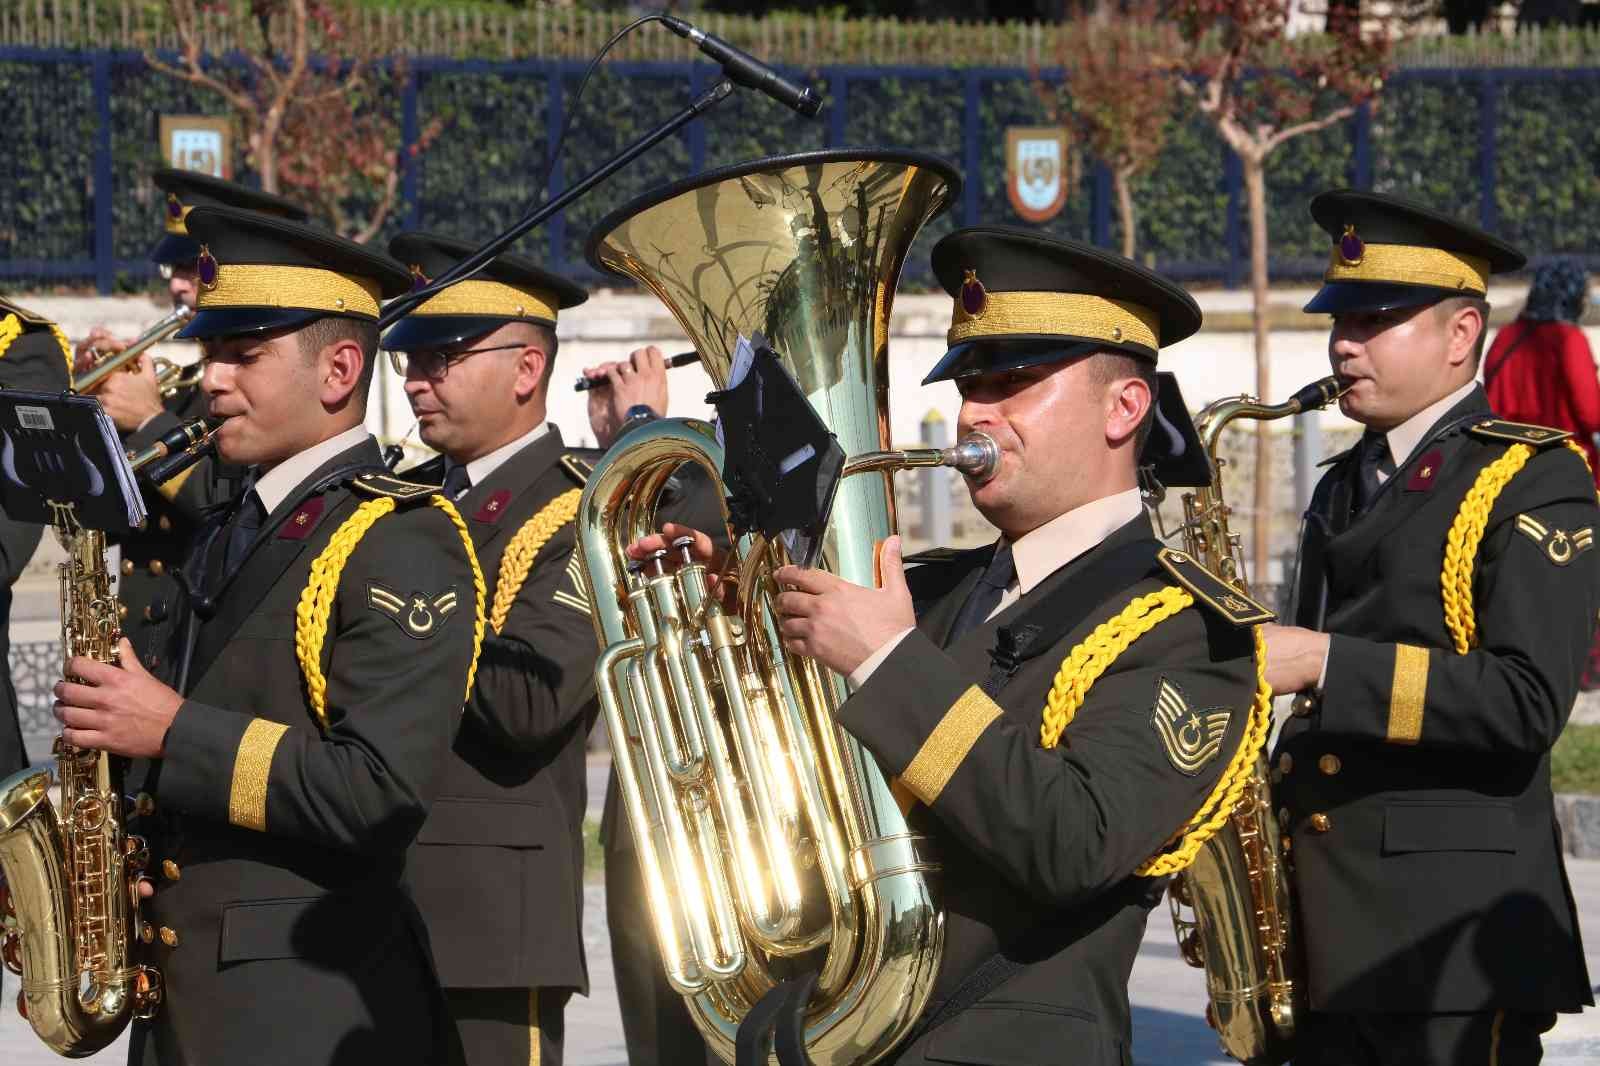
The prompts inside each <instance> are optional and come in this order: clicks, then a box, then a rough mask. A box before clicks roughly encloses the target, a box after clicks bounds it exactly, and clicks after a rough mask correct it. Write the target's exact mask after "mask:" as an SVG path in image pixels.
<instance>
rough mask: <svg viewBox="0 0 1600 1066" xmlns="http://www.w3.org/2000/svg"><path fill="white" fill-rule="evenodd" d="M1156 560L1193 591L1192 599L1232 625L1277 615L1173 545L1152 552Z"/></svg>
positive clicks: (1266, 619)
mask: <svg viewBox="0 0 1600 1066" xmlns="http://www.w3.org/2000/svg"><path fill="white" fill-rule="evenodd" d="M1156 559H1157V560H1158V561H1159V562H1160V563H1161V567H1162V569H1164V570H1165V571H1166V572H1167V573H1169V574H1171V575H1172V576H1173V578H1174V579H1176V580H1177V582H1178V583H1179V584H1180V585H1182V586H1183V587H1184V588H1186V589H1188V590H1189V591H1190V592H1192V593H1194V597H1195V599H1197V600H1199V601H1200V602H1202V603H1204V604H1205V605H1206V606H1208V607H1210V608H1211V609H1212V610H1214V611H1216V612H1217V613H1218V614H1220V615H1222V617H1224V618H1226V619H1227V620H1228V621H1230V622H1232V623H1233V624H1234V625H1236V626H1249V625H1255V624H1256V623H1258V622H1270V621H1272V620H1273V619H1274V618H1276V617H1278V616H1277V615H1276V614H1275V613H1274V612H1272V611H1269V610H1267V609H1266V608H1265V607H1263V606H1261V604H1259V603H1257V602H1256V601H1255V600H1252V599H1251V598H1250V597H1249V596H1246V595H1245V594H1244V593H1242V592H1240V591H1239V590H1238V589H1236V588H1234V587H1233V586H1232V585H1230V584H1228V583H1227V582H1226V581H1224V580H1222V579H1221V578H1220V577H1218V576H1217V575H1216V574H1213V573H1212V572H1211V571H1209V570H1207V569H1206V568H1205V567H1203V566H1201V565H1200V563H1199V562H1197V561H1196V560H1195V559H1194V557H1193V556H1190V555H1188V554H1186V553H1184V552H1181V551H1178V550H1177V549H1175V548H1162V549H1161V550H1160V551H1158V552H1156Z"/></svg>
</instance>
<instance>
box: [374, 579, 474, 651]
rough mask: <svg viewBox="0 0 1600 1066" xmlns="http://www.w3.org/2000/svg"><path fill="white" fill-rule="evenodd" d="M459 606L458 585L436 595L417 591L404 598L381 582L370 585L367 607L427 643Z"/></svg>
mask: <svg viewBox="0 0 1600 1066" xmlns="http://www.w3.org/2000/svg"><path fill="white" fill-rule="evenodd" d="M458 604H459V599H458V597H457V596H456V587H455V586H454V585H451V586H450V587H449V588H448V589H446V590H445V591H443V592H441V593H439V594H438V595H436V596H429V595H427V594H426V593H422V592H417V591H415V590H413V591H412V592H411V594H410V595H409V596H402V595H401V594H400V593H398V592H396V591H395V590H394V589H392V588H389V587H388V586H387V585H384V584H381V583H379V582H377V581H371V582H368V583H367V606H368V607H369V608H371V609H372V610H374V611H377V612H378V613H379V614H386V615H388V616H389V617H390V618H392V619H394V624H395V625H397V626H399V627H400V631H401V632H402V633H404V634H405V635H406V636H408V637H411V638H413V639H414V640H427V639H428V638H429V637H431V636H433V635H434V634H435V633H437V632H439V630H441V629H443V628H444V621H445V619H447V618H449V617H450V616H451V615H452V614H454V613H455V609H456V607H457V606H458Z"/></svg>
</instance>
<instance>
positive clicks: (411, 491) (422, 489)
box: [350, 474, 439, 503]
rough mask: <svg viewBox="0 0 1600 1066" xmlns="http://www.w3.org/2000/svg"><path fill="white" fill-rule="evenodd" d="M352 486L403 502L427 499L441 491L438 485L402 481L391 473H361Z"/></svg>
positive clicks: (368, 492)
mask: <svg viewBox="0 0 1600 1066" xmlns="http://www.w3.org/2000/svg"><path fill="white" fill-rule="evenodd" d="M350 487H351V488H353V489H355V490H356V491H357V492H359V493H362V494H363V495H366V496H372V497H375V498H376V497H380V496H388V497H390V498H391V499H394V500H398V501H400V502H402V503H409V502H411V501H413V500H421V499H426V498H427V497H429V496H433V495H436V494H437V493H438V491H439V486H437V485H422V484H419V483H417V482H415V481H402V480H401V479H399V478H397V477H394V476H393V475H391V474H360V475H358V476H357V477H356V479H355V480H354V481H352V482H351V483H350Z"/></svg>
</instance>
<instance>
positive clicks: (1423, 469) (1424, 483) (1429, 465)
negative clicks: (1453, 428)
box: [1406, 448, 1444, 492]
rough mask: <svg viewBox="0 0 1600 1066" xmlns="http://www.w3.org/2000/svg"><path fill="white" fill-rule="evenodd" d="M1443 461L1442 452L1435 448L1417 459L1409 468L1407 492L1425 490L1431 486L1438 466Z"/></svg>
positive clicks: (1436, 475)
mask: <svg viewBox="0 0 1600 1066" xmlns="http://www.w3.org/2000/svg"><path fill="white" fill-rule="evenodd" d="M1443 462H1444V453H1443V452H1441V451H1440V450H1439V449H1437V448H1435V449H1433V450H1432V451H1430V452H1427V453H1426V454H1424V455H1423V457H1422V458H1421V459H1418V460H1417V465H1416V466H1415V467H1413V468H1412V470H1411V477H1410V479H1409V480H1407V481H1406V491H1407V492H1427V491H1428V490H1429V489H1431V488H1433V483H1434V480H1435V479H1436V478H1437V477H1438V476H1439V467H1440V465H1441V464H1443Z"/></svg>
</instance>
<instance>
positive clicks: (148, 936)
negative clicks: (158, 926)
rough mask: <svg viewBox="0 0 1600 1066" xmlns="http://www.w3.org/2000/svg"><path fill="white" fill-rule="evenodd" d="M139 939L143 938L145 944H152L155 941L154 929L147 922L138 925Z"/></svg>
mask: <svg viewBox="0 0 1600 1066" xmlns="http://www.w3.org/2000/svg"><path fill="white" fill-rule="evenodd" d="M139 939H140V940H143V941H144V942H145V943H146V944H152V943H154V942H155V939H156V931H155V928H154V927H153V926H152V925H151V924H150V923H149V922H145V923H144V925H142V926H140V927H139Z"/></svg>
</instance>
